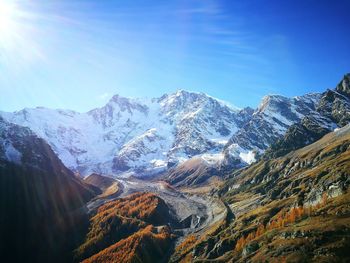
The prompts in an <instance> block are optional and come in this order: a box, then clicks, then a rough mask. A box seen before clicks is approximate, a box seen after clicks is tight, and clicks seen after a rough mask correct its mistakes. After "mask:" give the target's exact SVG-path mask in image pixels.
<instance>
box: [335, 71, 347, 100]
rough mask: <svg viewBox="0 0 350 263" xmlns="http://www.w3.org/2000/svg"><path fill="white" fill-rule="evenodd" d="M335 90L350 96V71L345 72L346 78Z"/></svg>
mask: <svg viewBox="0 0 350 263" xmlns="http://www.w3.org/2000/svg"><path fill="white" fill-rule="evenodd" d="M335 90H336V91H337V92H339V93H341V94H342V95H344V96H347V97H348V98H350V73H347V74H345V76H344V78H343V79H342V81H341V82H340V83H339V84H338V85H337V87H336V89H335Z"/></svg>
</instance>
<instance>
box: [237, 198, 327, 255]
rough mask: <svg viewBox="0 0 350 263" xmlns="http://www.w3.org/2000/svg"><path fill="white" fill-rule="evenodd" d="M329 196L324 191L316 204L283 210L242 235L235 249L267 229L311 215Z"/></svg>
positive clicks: (240, 247)
mask: <svg viewBox="0 0 350 263" xmlns="http://www.w3.org/2000/svg"><path fill="white" fill-rule="evenodd" d="M327 200H328V196H327V194H326V193H323V195H322V199H321V201H320V202H318V203H317V204H316V205H313V206H298V207H292V208H291V209H289V210H288V211H283V210H281V211H280V212H279V213H277V215H276V216H275V218H274V219H272V220H270V221H269V222H268V223H267V224H266V225H264V224H259V226H258V228H257V229H256V231H255V232H254V231H253V232H250V233H249V234H248V235H247V236H242V237H241V238H239V239H238V240H237V242H236V246H235V250H236V251H240V250H241V249H243V248H244V247H245V245H247V244H248V243H249V242H250V241H252V240H254V239H256V238H258V237H260V236H262V235H263V234H264V233H265V232H266V231H269V230H273V229H276V228H283V227H285V226H287V225H290V224H294V223H295V222H296V221H298V220H299V219H302V218H305V217H309V216H311V215H312V214H313V213H314V212H315V211H316V210H318V209H320V208H321V207H322V206H324V205H326V204H327Z"/></svg>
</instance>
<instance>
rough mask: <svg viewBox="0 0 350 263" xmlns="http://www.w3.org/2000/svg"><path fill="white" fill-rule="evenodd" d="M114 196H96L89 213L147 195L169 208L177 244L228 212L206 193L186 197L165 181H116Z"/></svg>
mask: <svg viewBox="0 0 350 263" xmlns="http://www.w3.org/2000/svg"><path fill="white" fill-rule="evenodd" d="M115 181H116V182H117V183H118V185H119V191H118V193H117V194H111V195H107V196H97V197H96V198H94V199H93V200H91V201H90V202H89V203H88V204H87V208H88V210H89V213H94V212H95V211H96V209H97V208H98V207H100V206H101V205H103V204H105V203H108V202H110V201H114V200H117V199H119V198H123V197H127V196H129V195H131V194H133V193H138V192H146V193H152V194H155V195H157V196H159V197H160V198H161V199H162V200H164V201H165V203H166V204H167V205H168V207H169V210H170V214H171V216H172V217H173V218H174V219H175V220H174V223H173V225H172V226H171V227H172V229H173V230H174V233H176V235H178V236H179V238H178V240H177V243H178V242H181V240H182V238H183V237H185V236H186V235H189V234H191V233H201V232H203V231H205V230H206V229H207V228H209V227H210V226H211V225H214V224H216V223H217V222H219V221H221V220H223V219H224V217H225V216H226V214H227V208H226V207H225V205H224V204H223V203H222V201H220V199H219V198H217V197H214V196H211V195H209V194H208V193H196V194H193V193H191V194H190V193H188V192H186V191H182V190H181V189H176V188H174V187H172V186H171V185H169V184H168V183H166V182H164V181H155V182H153V181H145V180H140V179H137V178H129V179H125V178H118V179H115Z"/></svg>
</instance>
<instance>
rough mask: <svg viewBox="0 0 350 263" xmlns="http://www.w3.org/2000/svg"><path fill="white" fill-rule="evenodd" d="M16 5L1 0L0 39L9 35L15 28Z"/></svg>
mask: <svg viewBox="0 0 350 263" xmlns="http://www.w3.org/2000/svg"><path fill="white" fill-rule="evenodd" d="M15 16H16V5H15V4H14V3H13V2H10V1H6V0H0V40H1V39H4V38H7V37H9V36H10V35H11V34H13V33H14V30H15V24H16V23H15V22H16V21H15V19H16V17H15Z"/></svg>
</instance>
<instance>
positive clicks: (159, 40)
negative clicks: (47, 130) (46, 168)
mask: <svg viewBox="0 0 350 263" xmlns="http://www.w3.org/2000/svg"><path fill="white" fill-rule="evenodd" d="M6 1H7V2H8V1H11V0H0V2H6ZM11 2H13V0H12V1H11ZM14 3H15V4H14V6H15V9H16V12H14V14H12V15H11V19H12V20H13V21H12V22H13V23H12V24H14V25H15V27H13V29H12V28H11V30H7V32H6V34H0V110H5V111H14V110H19V109H22V108H24V107H35V106H46V107H50V108H67V109H74V110H78V111H87V110H89V109H92V108H94V107H98V106H102V105H103V104H105V103H106V102H107V101H108V99H109V98H110V97H111V96H113V95H114V94H120V95H122V96H128V97H158V96H161V95H162V94H164V93H168V92H174V91H175V90H177V89H186V90H190V91H200V92H205V93H208V94H209V95H212V96H214V97H217V98H220V99H223V100H226V101H228V102H230V103H232V104H234V105H236V106H238V107H244V106H252V107H256V106H257V105H258V104H259V102H260V99H261V98H262V96H264V95H266V94H270V93H278V94H282V95H286V96H295V95H301V94H304V93H307V92H317V91H323V90H325V89H326V88H333V87H334V86H335V85H336V84H337V83H338V81H340V79H341V78H342V76H343V75H344V74H345V73H347V72H349V71H350V68H349V66H350V63H349V61H350V51H349V43H350V32H349V31H350V26H349V25H350V16H349V14H348V10H350V1H346V0H344V1H342V0H337V1H322V0H317V1H312V0H303V1H297V0H294V1H260V0H255V1H235V0H228V1H219V0H218V1H207V0H197V1H192V0H184V1H155V0H152V1H151V0H150V1H141V0H133V1H108V0H104V1H100V0H96V1H92V0H85V1H83V0H61V1H58V0H57V1H50V0H37V1H29V0H28V1H20V0H18V1H15V2H14ZM0 7H1V3H0ZM0 14H1V10H0ZM0 22H1V18H0ZM0 33H1V25H0ZM2 35H3V36H2ZM4 35H5V37H4Z"/></svg>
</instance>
